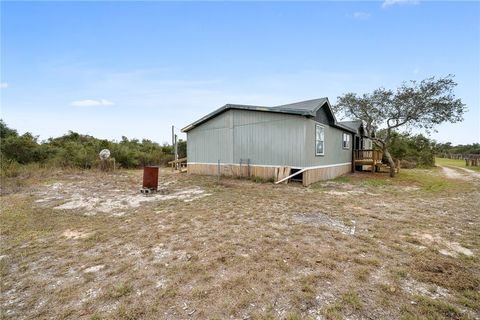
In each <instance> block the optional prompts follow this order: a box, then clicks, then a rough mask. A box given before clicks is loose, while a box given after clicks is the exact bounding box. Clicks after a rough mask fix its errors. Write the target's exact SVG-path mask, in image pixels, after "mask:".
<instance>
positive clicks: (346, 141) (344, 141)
mask: <svg viewBox="0 0 480 320" xmlns="http://www.w3.org/2000/svg"><path fill="white" fill-rule="evenodd" d="M345 137H346V138H347V139H345ZM350 137H351V135H350V134H348V133H346V132H344V133H343V134H342V148H343V149H350V143H351V139H350Z"/></svg>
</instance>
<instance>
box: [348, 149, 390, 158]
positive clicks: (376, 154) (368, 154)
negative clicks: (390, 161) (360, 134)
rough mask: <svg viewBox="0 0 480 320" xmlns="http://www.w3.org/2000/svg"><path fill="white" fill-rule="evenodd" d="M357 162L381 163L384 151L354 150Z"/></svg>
mask: <svg viewBox="0 0 480 320" xmlns="http://www.w3.org/2000/svg"><path fill="white" fill-rule="evenodd" d="M353 152H354V159H355V160H372V161H381V160H382V157H383V152H382V150H377V149H360V150H353Z"/></svg>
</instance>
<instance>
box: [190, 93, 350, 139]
mask: <svg viewBox="0 0 480 320" xmlns="http://www.w3.org/2000/svg"><path fill="white" fill-rule="evenodd" d="M324 105H326V106H327V108H328V109H329V111H330V112H331V113H332V115H333V112H332V109H331V107H330V103H329V101H328V98H320V99H313V100H306V101H300V102H295V103H290V104H284V105H279V106H274V107H265V106H252V105H244V104H226V105H224V106H223V107H221V108H218V109H217V110H215V111H213V112H211V113H209V114H207V115H206V116H204V117H202V118H200V119H198V120H197V121H195V122H193V123H191V124H189V125H188V126H186V127H185V128H183V129H182V132H188V131H190V130H192V129H193V128H195V127H197V126H199V125H201V124H202V123H204V122H206V121H208V120H210V119H212V118H214V117H216V116H217V115H219V114H220V113H223V112H225V111H227V110H231V109H237V110H250V111H263V112H275V113H285V114H292V115H299V116H305V117H315V114H316V112H317V111H318V109H320V108H321V107H323V106H324ZM333 117H334V126H335V127H338V128H341V129H344V130H347V131H350V132H356V130H355V129H352V128H350V127H346V126H343V125H341V124H340V123H337V121H336V119H335V115H333Z"/></svg>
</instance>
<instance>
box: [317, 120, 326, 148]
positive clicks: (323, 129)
mask: <svg viewBox="0 0 480 320" xmlns="http://www.w3.org/2000/svg"><path fill="white" fill-rule="evenodd" d="M317 128H322V131H323V141H322V140H317ZM317 141H322V144H323V148H322V150H323V152H322V153H319V152H317ZM315 155H316V156H324V155H325V127H324V126H322V125H321V124H318V123H315Z"/></svg>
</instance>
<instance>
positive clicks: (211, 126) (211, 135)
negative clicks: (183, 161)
mask: <svg viewBox="0 0 480 320" xmlns="http://www.w3.org/2000/svg"><path fill="white" fill-rule="evenodd" d="M232 113H233V111H232V110H229V111H226V112H224V113H222V114H219V115H218V116H216V117H215V118H212V119H210V120H209V121H207V122H205V123H203V124H201V125H200V126H198V127H196V128H193V129H192V130H190V131H188V133H187V144H188V147H187V158H188V162H199V163H217V161H218V160H220V162H222V163H232V161H233V158H232V155H233V152H232V150H233V128H232V122H233V120H232Z"/></svg>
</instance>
